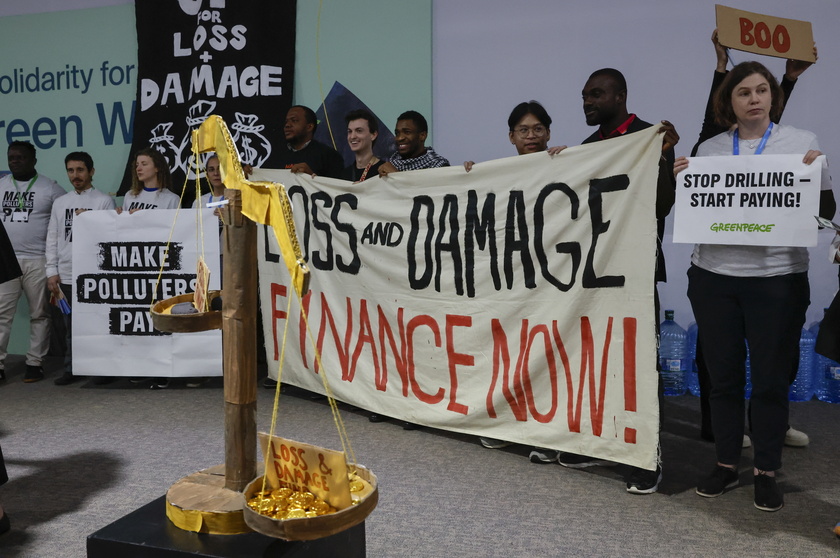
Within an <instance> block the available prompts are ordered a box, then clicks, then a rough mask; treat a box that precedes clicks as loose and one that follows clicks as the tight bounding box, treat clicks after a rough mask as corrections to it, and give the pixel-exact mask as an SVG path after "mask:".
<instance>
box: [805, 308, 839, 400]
mask: <svg viewBox="0 0 840 558" xmlns="http://www.w3.org/2000/svg"><path fill="white" fill-rule="evenodd" d="M810 331H811V333H813V334H814V343H816V338H817V334H819V332H820V322H814V323H813V324H811V327H810ZM814 357H815V359H814V376H813V388H814V393H815V394H816V396H817V399H819V400H820V401H825V402H827V403H840V363H837V362H835V361H833V360H831V359H830V358H828V357H824V356H823V355H820V354H817V353H814Z"/></svg>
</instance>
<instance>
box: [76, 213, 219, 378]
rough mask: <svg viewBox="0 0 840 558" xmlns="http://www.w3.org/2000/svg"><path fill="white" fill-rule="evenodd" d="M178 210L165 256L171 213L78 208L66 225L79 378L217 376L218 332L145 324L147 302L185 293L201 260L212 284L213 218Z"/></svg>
mask: <svg viewBox="0 0 840 558" xmlns="http://www.w3.org/2000/svg"><path fill="white" fill-rule="evenodd" d="M201 211H202V222H203V234H201V229H198V228H197V226H196V210H192V209H188V210H187V209H182V210H181V211H180V213H179V214H178V221H177V223H176V224H175V229H174V231H173V233H172V243H171V244H170V246H169V252H168V256H165V254H166V252H165V250H166V243H167V240H168V239H169V234H170V230H171V229H172V223H173V221H174V220H175V215H176V213H177V211H176V210H174V209H154V210H151V209H150V210H144V211H137V212H136V213H134V214H132V215H129V214H128V212H123V213H122V214H120V215H118V214H117V212H116V211H86V212H84V213H82V214H80V215H78V216H77V217H76V218H75V219H74V221H73V307H72V308H73V311H72V316H73V371H74V372H75V373H77V374H81V375H86V376H162V377H167V376H219V375H221V372H222V336H221V332H220V331H219V330H214V331H204V332H200V333H172V334H170V333H162V332H160V331H158V330H156V329H154V327H153V326H152V320H151V316H150V315H149V305H150V304H151V301H152V293H153V292H154V290H155V285H156V284H158V283H157V281H158V273H159V270H160V269H161V266H163V273H162V274H161V278H160V283H159V284H158V288H157V296H156V297H155V300H164V299H167V298H171V297H174V296H178V295H181V294H185V293H189V292H193V289H194V287H195V278H196V262H197V259H198V256H199V255H201V238H202V237H203V244H204V258H205V261H206V262H207V264H208V266H209V267H210V270H211V275H210V288H211V289H218V288H219V287H218V285H219V225H218V223H219V221H218V219H217V218H216V217H215V216H214V215H213V210H212V209H203V210H201Z"/></svg>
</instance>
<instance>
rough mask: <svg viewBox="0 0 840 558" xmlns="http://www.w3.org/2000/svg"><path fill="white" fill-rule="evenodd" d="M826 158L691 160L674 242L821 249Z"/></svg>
mask: <svg viewBox="0 0 840 558" xmlns="http://www.w3.org/2000/svg"><path fill="white" fill-rule="evenodd" d="M825 164H826V162H825V156H824V155H821V156H820V157H818V158H817V160H816V161H814V162H813V163H812V164H810V165H806V164H805V163H803V162H802V155H761V156H759V157H731V156H720V157H691V158H689V165H688V168H687V169H686V170H684V171H683V172H681V173H680V174H679V175H677V199H676V203H675V204H674V205H675V207H674V242H684V243H699V244H737V245H748V246H816V244H817V227H816V225H815V224H814V215H816V214H817V213H818V211H819V205H820V171H821V170H822V168H823V167H824V165H825Z"/></svg>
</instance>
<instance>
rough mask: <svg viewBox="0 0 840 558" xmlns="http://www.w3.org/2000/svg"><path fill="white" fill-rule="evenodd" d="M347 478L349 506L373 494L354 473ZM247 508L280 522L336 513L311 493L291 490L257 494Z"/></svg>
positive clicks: (283, 489) (367, 485) (249, 501)
mask: <svg viewBox="0 0 840 558" xmlns="http://www.w3.org/2000/svg"><path fill="white" fill-rule="evenodd" d="M347 476H348V480H349V481H350V497H351V499H352V502H351V504H352V505H358V504H359V503H360V502H361V501H362V500H364V499H365V498H366V497H367V496H368V495H369V494H370V493H371V492H373V486H371V484H370V483H369V482H368V481H366V480H365V479H363V478H361V477H360V476H358V475H357V474H356V473H349V474H348V475H347ZM248 507H249V508H251V509H252V510H254V511H255V512H257V513H258V514H260V515H265V516H267V517H271V518H273V519H280V520H283V519H299V518H301V517H318V516H319V515H326V514H328V513H335V512H336V511H338V510H336V509H335V508H334V507H332V506H330V505H329V504H328V503H326V502H325V501H324V500H321V499H320V498H318V497H317V496H315V495H314V494H312V493H311V492H297V491H294V490H292V489H291V488H275V489H274V490H266V491H264V492H257V493H256V494H254V496H253V497H252V498H251V499H249V500H248Z"/></svg>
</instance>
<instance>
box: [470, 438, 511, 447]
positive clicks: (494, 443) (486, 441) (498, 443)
mask: <svg viewBox="0 0 840 558" xmlns="http://www.w3.org/2000/svg"><path fill="white" fill-rule="evenodd" d="M478 441H479V442H481V445H482V446H484V447H485V448H487V449H501V448H506V447H508V446H509V445H511V444H512V443H513V442H506V441H505V440H497V439H496V438H479V439H478Z"/></svg>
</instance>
